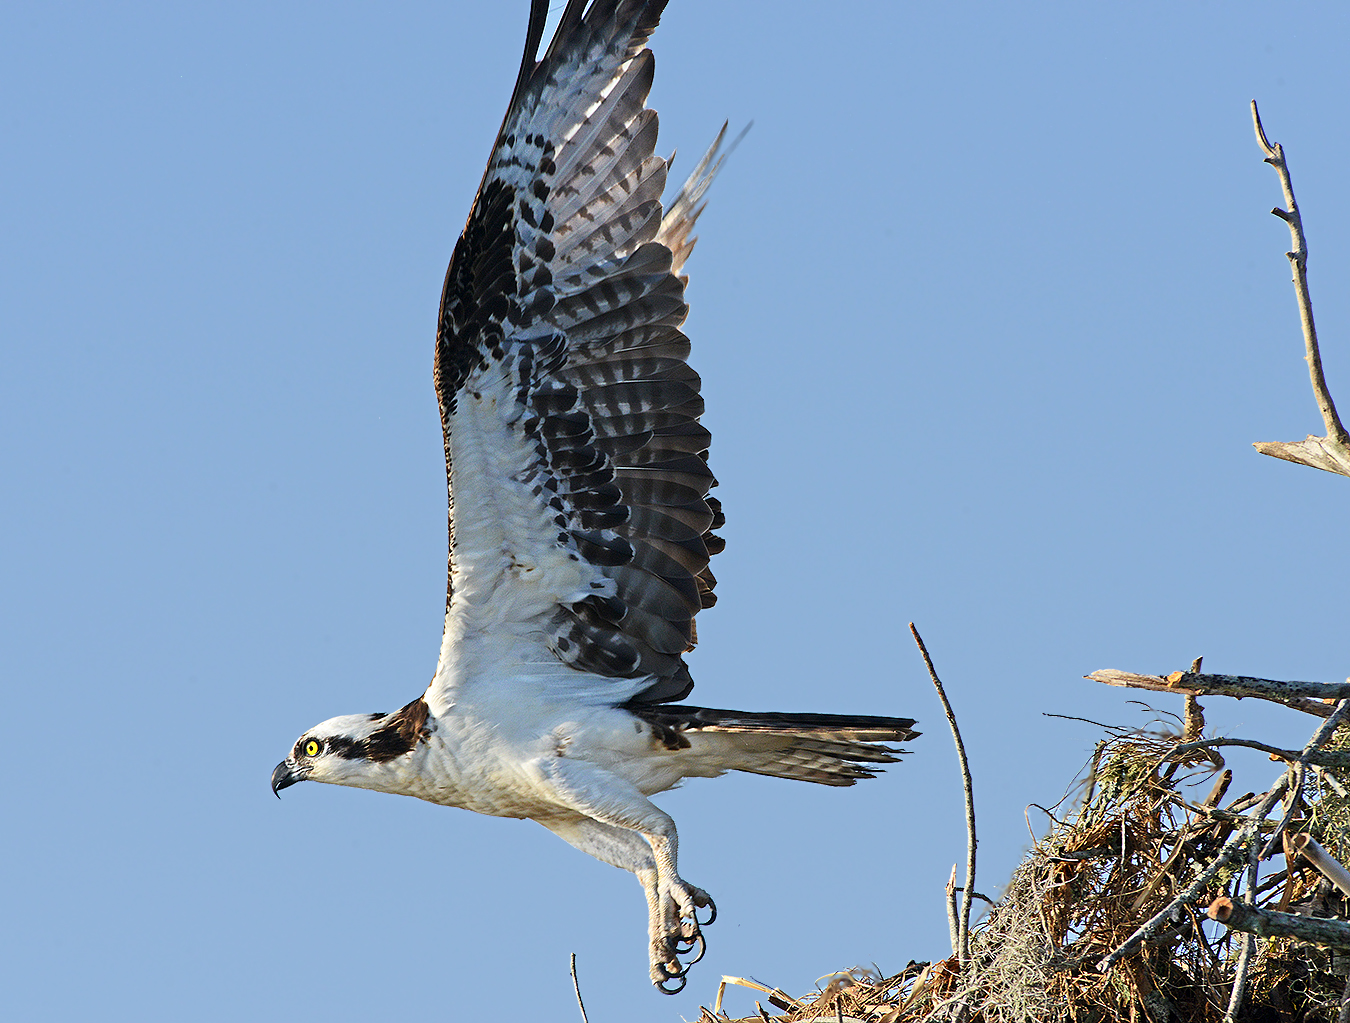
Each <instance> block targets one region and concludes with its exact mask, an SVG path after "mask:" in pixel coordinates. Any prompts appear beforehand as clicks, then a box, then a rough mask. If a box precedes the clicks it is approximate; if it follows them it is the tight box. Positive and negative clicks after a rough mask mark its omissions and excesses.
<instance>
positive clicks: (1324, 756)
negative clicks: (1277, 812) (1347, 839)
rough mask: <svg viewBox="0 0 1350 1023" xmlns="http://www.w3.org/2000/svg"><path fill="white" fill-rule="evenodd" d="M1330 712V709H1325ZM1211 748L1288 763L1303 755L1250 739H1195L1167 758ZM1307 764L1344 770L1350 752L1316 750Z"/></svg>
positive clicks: (1349, 763) (1349, 764) (1347, 764)
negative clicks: (1237, 748) (1235, 749)
mask: <svg viewBox="0 0 1350 1023" xmlns="http://www.w3.org/2000/svg"><path fill="white" fill-rule="evenodd" d="M1327 709H1328V710H1330V709H1331V708H1327ZM1213 746H1240V747H1242V748H1244V749H1255V750H1260V751H1261V752H1262V753H1269V754H1270V755H1271V756H1272V757H1278V758H1279V759H1280V760H1287V761H1289V762H1290V763H1293V762H1294V761H1296V760H1298V759H1299V757H1301V756H1302V755H1303V754H1302V753H1300V752H1299V751H1298V750H1292V749H1280V748H1279V747H1278V746H1267V745H1266V744H1265V743H1264V742H1256V741H1254V740H1252V739H1224V738H1214V739H1197V740H1196V741H1195V742H1187V743H1182V744H1181V745H1180V746H1178V747H1177V748H1176V749H1174V750H1172V752H1171V753H1170V754H1169V758H1176V757H1180V756H1183V755H1185V754H1186V753H1189V752H1191V751H1192V750H1197V749H1209V748H1211V747H1213ZM1308 763H1310V764H1316V765H1317V766H1319V767H1335V768H1340V769H1342V770H1345V769H1347V768H1350V750H1316V751H1314V752H1313V753H1312V755H1311V756H1309V757H1308Z"/></svg>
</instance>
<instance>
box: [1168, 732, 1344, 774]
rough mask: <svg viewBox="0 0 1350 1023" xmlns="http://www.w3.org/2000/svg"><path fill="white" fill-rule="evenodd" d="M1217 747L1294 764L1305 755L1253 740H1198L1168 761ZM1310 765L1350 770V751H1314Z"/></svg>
mask: <svg viewBox="0 0 1350 1023" xmlns="http://www.w3.org/2000/svg"><path fill="white" fill-rule="evenodd" d="M1215 746H1241V747H1243V748H1245V749H1255V750H1260V751H1261V752H1262V753H1269V754H1270V755H1271V756H1272V757H1278V758H1279V759H1280V760H1287V761H1289V762H1290V763H1294V762H1295V761H1297V760H1298V759H1299V758H1300V757H1301V756H1302V755H1303V754H1302V753H1300V752H1299V751H1298V750H1292V749H1280V748H1279V747H1278V746H1267V745H1266V744H1265V743H1264V742H1255V741H1254V740H1252V739H1197V740H1196V741H1195V742H1187V743H1183V744H1182V745H1180V746H1178V747H1177V748H1176V749H1174V750H1172V752H1171V753H1169V754H1168V759H1169V760H1174V759H1176V758H1177V757H1180V756H1182V755H1183V754H1185V753H1189V752H1191V750H1197V749H1212V748H1213V747H1215ZM1308 763H1310V764H1316V765H1318V766H1319V767H1336V768H1341V769H1346V768H1350V750H1314V751H1313V752H1312V753H1311V754H1310V755H1309V757H1308Z"/></svg>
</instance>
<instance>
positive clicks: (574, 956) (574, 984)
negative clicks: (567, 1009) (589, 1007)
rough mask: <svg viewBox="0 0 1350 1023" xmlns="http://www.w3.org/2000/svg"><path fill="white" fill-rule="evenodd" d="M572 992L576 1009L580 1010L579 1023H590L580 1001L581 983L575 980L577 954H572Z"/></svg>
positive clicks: (584, 1007)
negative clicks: (574, 994) (575, 997)
mask: <svg viewBox="0 0 1350 1023" xmlns="http://www.w3.org/2000/svg"><path fill="white" fill-rule="evenodd" d="M572 990H573V991H575V992H576V993H577V1008H578V1009H580V1010H581V1023H591V1021H590V1020H588V1019H587V1018H586V1006H585V1005H583V1004H582V1001H581V983H580V982H579V981H578V980H577V954H576V953H575V952H573V953H572Z"/></svg>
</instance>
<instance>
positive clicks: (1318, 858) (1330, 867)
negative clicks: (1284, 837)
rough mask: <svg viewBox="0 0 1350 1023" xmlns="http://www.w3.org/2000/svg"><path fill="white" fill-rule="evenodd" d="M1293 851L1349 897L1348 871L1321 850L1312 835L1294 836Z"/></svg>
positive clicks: (1349, 878) (1349, 881)
mask: <svg viewBox="0 0 1350 1023" xmlns="http://www.w3.org/2000/svg"><path fill="white" fill-rule="evenodd" d="M1291 844H1292V845H1293V847H1294V851H1295V852H1297V853H1298V854H1299V855H1300V856H1302V857H1303V858H1304V859H1305V860H1307V861H1308V862H1309V863H1311V864H1312V865H1313V866H1314V867H1316V868H1317V869H1318V870H1320V871H1321V872H1322V875H1323V876H1324V877H1325V878H1326V879H1327V880H1328V881H1330V882H1331V883H1332V884H1334V885H1335V886H1336V887H1337V888H1339V889H1340V890H1341V891H1342V892H1344V893H1345V894H1346V895H1350V871H1348V870H1346V869H1345V868H1344V867H1343V866H1341V863H1340V861H1339V860H1338V859H1336V858H1335V857H1334V856H1332V855H1331V853H1329V852H1327V851H1326V850H1325V849H1323V848H1322V846H1321V844H1320V843H1318V841H1317V840H1316V839H1314V838H1313V837H1312V835H1295V836H1294V838H1293V842H1292V843H1291Z"/></svg>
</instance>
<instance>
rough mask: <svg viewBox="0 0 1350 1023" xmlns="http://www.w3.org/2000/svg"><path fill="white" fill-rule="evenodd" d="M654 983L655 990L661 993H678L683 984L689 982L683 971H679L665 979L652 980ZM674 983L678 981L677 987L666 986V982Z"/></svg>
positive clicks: (681, 989) (682, 988)
mask: <svg viewBox="0 0 1350 1023" xmlns="http://www.w3.org/2000/svg"><path fill="white" fill-rule="evenodd" d="M654 983H655V984H656V990H658V991H660V992H661V993H662V994H663V995H678V994H679V993H680V992H681V991H683V990H684V986H685V985H686V984H688V983H689V980H688V978H687V977H686V976H685V975H684V974H683V973H679V974H675V975H673V976H670V977H667V978H666V979H665V980H658V981H654ZM674 983H678V984H679V986H678V987H667V986H666V985H667V984H674Z"/></svg>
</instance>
